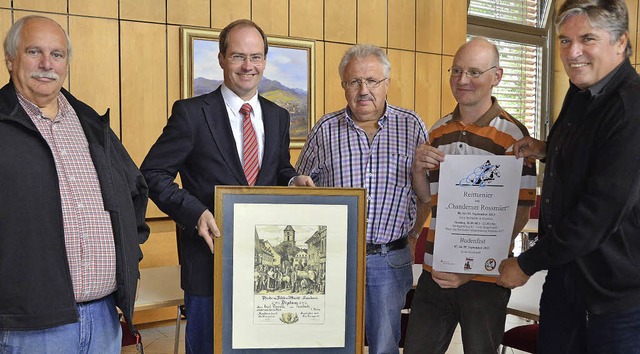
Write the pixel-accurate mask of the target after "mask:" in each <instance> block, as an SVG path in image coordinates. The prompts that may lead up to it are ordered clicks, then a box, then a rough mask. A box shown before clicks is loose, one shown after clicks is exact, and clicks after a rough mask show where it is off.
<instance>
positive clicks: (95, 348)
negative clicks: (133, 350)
mask: <svg viewBox="0 0 640 354" xmlns="http://www.w3.org/2000/svg"><path fill="white" fill-rule="evenodd" d="M78 316H79V320H78V322H75V323H69V324H65V325H61V326H57V327H52V328H46V329H39V330H27V331H0V353H1V354H10V353H11V354H22V353H30V354H45V353H46V354H54V353H55V354H58V353H59V354H68V353H74V354H76V353H78V354H119V353H120V351H121V349H122V330H121V328H120V321H119V320H118V312H117V311H116V305H115V300H114V297H113V295H109V296H106V297H104V298H102V299H100V300H95V301H91V302H88V303H82V304H78Z"/></svg>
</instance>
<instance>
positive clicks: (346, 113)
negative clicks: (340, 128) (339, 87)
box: [344, 101, 389, 128]
mask: <svg viewBox="0 0 640 354" xmlns="http://www.w3.org/2000/svg"><path fill="white" fill-rule="evenodd" d="M352 115H353V112H352V111H351V108H349V106H347V108H345V110H344V117H345V119H346V121H347V122H348V123H349V124H351V125H355V124H356V122H355V121H354V120H353V118H351V116H352ZM388 120H389V104H388V102H387V101H384V111H383V112H382V117H380V119H378V126H380V128H382V127H384V125H385V124H386V123H387V121H388Z"/></svg>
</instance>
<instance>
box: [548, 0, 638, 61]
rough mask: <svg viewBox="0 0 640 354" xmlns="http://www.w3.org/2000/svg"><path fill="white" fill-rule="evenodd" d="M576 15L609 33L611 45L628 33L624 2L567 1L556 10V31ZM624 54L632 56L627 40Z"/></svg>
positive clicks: (617, 0)
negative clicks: (583, 17)
mask: <svg viewBox="0 0 640 354" xmlns="http://www.w3.org/2000/svg"><path fill="white" fill-rule="evenodd" d="M576 15H585V16H587V19H588V20H589V22H590V23H591V25H592V26H593V27H597V28H600V29H603V30H605V31H607V32H609V34H610V35H611V44H613V43H615V42H616V41H617V40H618V39H620V37H621V36H622V35H623V34H625V33H628V32H629V11H628V10H627V5H626V3H625V0H567V1H566V2H565V3H564V4H562V6H561V7H560V10H558V16H556V29H559V28H560V26H561V25H562V24H563V23H564V22H565V21H566V20H568V19H569V18H571V17H573V16H576ZM625 54H626V55H627V57H629V56H631V54H633V50H632V49H631V41H629V40H627V48H626V51H625Z"/></svg>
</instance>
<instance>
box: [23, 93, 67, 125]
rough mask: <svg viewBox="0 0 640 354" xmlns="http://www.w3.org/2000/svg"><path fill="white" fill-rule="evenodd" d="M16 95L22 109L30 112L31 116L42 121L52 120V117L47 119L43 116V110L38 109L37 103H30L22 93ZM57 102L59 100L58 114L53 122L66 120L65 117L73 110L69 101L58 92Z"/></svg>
mask: <svg viewBox="0 0 640 354" xmlns="http://www.w3.org/2000/svg"><path fill="white" fill-rule="evenodd" d="M16 94H17V95H18V102H20V104H21V105H22V107H23V108H24V109H25V110H26V111H28V113H30V114H29V115H30V116H35V117H40V118H42V119H49V118H50V117H45V115H44V114H42V110H40V107H38V106H37V105H36V104H35V103H33V102H31V101H29V99H27V98H26V97H24V96H23V95H22V94H21V93H20V92H17V91H16ZM57 100H58V114H57V115H56V116H55V117H54V118H55V119H53V121H58V120H61V119H64V117H65V116H67V114H68V113H69V110H71V105H70V104H69V101H67V98H66V97H64V95H63V94H62V92H58V97H57Z"/></svg>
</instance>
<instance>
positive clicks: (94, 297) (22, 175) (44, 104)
mask: <svg viewBox="0 0 640 354" xmlns="http://www.w3.org/2000/svg"><path fill="white" fill-rule="evenodd" d="M4 53H5V63H6V65H7V69H8V70H9V74H10V77H11V80H10V81H9V83H8V84H6V85H5V86H4V87H2V89H0V166H1V167H0V185H2V188H0V201H1V202H0V269H1V271H0V352H3V353H5V352H7V353H101V354H102V353H111V354H118V353H120V350H121V346H122V341H121V337H122V330H121V327H120V321H119V320H118V312H117V310H116V306H118V307H119V308H120V309H121V310H122V313H123V314H124V317H125V319H126V320H127V322H128V323H131V320H132V317H133V306H134V299H135V296H136V284H137V282H138V278H139V273H138V263H139V261H140V259H142V252H141V250H140V244H141V243H143V242H144V241H145V240H146V239H147V237H148V235H149V228H148V226H147V224H146V223H145V211H146V207H147V184H146V183H145V180H144V178H143V176H142V174H141V173H140V171H138V168H137V167H136V165H135V163H134V162H133V161H132V160H131V158H130V157H129V155H128V154H127V152H126V150H125V148H124V147H123V146H122V144H121V143H120V140H118V138H117V137H116V135H115V134H114V133H113V131H112V130H111V129H110V128H109V116H108V113H107V114H105V115H103V116H100V115H99V114H98V113H97V112H96V111H94V110H93V109H91V107H89V106H88V105H86V104H84V103H83V102H80V101H79V100H77V99H76V98H75V97H73V96H72V95H71V94H70V93H69V92H68V91H66V90H64V89H63V88H62V85H63V83H64V81H65V78H66V76H67V70H68V69H69V62H70V59H71V43H70V40H69V37H68V36H67V34H66V33H65V31H64V29H63V28H62V27H61V26H60V25H59V24H58V23H56V22H55V21H53V20H51V19H49V18H46V17H42V16H26V17H23V18H21V19H19V20H17V21H16V22H15V23H14V24H13V26H12V27H11V29H10V30H9V32H8V34H7V37H6V39H5V41H4Z"/></svg>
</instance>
